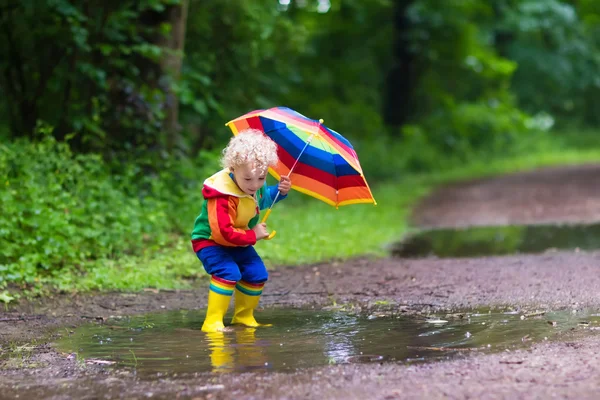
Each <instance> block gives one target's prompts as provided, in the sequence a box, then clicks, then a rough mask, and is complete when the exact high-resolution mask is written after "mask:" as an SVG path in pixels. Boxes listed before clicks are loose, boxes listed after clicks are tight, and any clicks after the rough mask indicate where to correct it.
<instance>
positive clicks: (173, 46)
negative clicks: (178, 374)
mask: <svg viewBox="0 0 600 400" xmlns="http://www.w3.org/2000/svg"><path fill="white" fill-rule="evenodd" d="M599 66H600V2H597V1H595V0H562V1H559V0H453V1H437V0H370V1H362V0H318V1H314V0H303V1H301V0H279V1H277V0H252V1H250V0H140V1H127V0H119V1H114V0H104V1H92V0H87V1H67V0H3V1H2V2H1V3H0V208H1V210H0V302H5V303H9V302H11V301H15V300H18V299H19V298H20V297H24V296H33V295H39V294H41V295H51V294H53V293H57V292H67V293H69V292H76V291H88V290H133V291H135V290H142V289H145V288H158V289H172V288H184V287H190V286H193V285H195V284H196V283H197V282H198V281H199V280H200V281H201V280H203V279H205V278H206V274H205V273H204V271H203V269H202V266H201V264H200V263H199V261H198V260H197V259H196V257H195V255H194V254H193V252H192V250H191V246H190V243H189V234H190V231H191V229H192V226H193V221H194V218H195V217H196V216H197V214H198V212H199V210H200V205H201V202H202V195H201V188H202V182H203V180H204V179H205V178H206V177H207V176H209V175H211V174H212V173H214V172H215V171H216V170H218V169H219V168H220V167H219V156H220V151H221V149H222V147H223V146H224V145H225V144H226V143H227V141H228V140H229V138H230V136H231V132H230V131H229V129H228V128H226V127H225V126H224V124H225V123H226V122H227V121H229V120H231V119H233V118H235V117H237V116H239V115H242V114H244V113H246V112H248V111H250V110H254V109H260V108H269V107H273V106H287V107H290V108H293V109H294V110H296V111H298V112H300V113H302V114H304V115H306V116H308V117H310V118H313V119H319V118H323V119H324V120H325V124H326V125H327V126H329V127H331V128H332V129H334V130H336V131H338V132H340V133H341V134H343V135H344V136H345V137H347V138H348V139H349V140H351V142H352V143H353V145H354V147H355V150H356V151H357V153H358V155H359V158H360V160H361V164H362V167H363V170H364V171H365V176H366V178H367V180H368V181H369V183H370V185H371V188H372V190H373V194H374V196H375V198H376V200H377V202H378V205H377V206H373V205H354V206H347V207H341V208H340V209H337V210H336V209H335V208H333V207H330V206H328V205H325V204H323V203H321V202H319V201H318V200H316V199H313V198H309V197H307V196H305V195H303V194H301V193H297V192H293V193H292V196H289V197H290V198H289V199H288V200H286V201H285V202H282V203H279V204H278V205H277V206H276V208H275V209H274V210H273V215H272V217H271V218H270V219H269V226H270V228H272V229H276V230H277V231H278V235H277V237H276V239H274V240H272V241H270V242H265V243H259V244H258V245H257V248H258V251H259V252H260V253H261V254H262V255H263V257H264V258H265V260H266V262H267V263H268V264H269V266H270V267H272V268H274V267H283V266H290V267H291V266H294V265H299V264H306V263H312V262H319V261H324V260H331V259H339V260H343V259H346V258H348V257H356V256H361V255H374V256H383V255H385V254H386V251H387V250H386V248H387V246H388V245H389V244H390V243H392V242H394V241H397V240H399V239H400V238H401V237H402V235H404V234H406V233H407V231H409V230H410V229H411V228H410V218H409V217H410V211H411V206H413V205H414V204H415V202H416V201H417V200H418V199H419V198H420V197H422V196H423V195H425V194H426V193H428V191H430V190H431V189H432V188H434V187H435V186H437V185H440V184H444V183H448V182H451V181H454V180H457V179H472V178H478V177H482V176H489V175H493V174H502V173H509V172H513V171H517V170H524V169H531V168H536V167H542V166H548V165H558V164H573V163H585V162H592V161H598V160H600V140H599V138H598V136H597V135H598V134H599V132H600V128H599V125H600V102H598V101H597V99H598V98H599V95H600V74H599V73H598V72H599V71H600V68H599ZM292 179H293V176H292Z"/></svg>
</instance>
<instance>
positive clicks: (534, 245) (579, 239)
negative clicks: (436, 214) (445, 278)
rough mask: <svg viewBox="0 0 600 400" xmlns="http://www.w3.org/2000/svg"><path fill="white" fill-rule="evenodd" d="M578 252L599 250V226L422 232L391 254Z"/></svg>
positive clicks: (487, 228)
mask: <svg viewBox="0 0 600 400" xmlns="http://www.w3.org/2000/svg"><path fill="white" fill-rule="evenodd" d="M578 249H579V250H595V249H600V224H593V225H530V226H493V227H475V228H468V229H439V230H430V231H423V232H420V233H417V234H415V235H412V236H409V237H407V238H406V239H404V240H403V241H402V242H400V243H398V244H396V245H394V246H393V248H392V254H393V255H395V256H398V257H426V256H431V255H435V256H438V257H477V256H491V255H504V254H516V253H542V252H546V251H553V250H578Z"/></svg>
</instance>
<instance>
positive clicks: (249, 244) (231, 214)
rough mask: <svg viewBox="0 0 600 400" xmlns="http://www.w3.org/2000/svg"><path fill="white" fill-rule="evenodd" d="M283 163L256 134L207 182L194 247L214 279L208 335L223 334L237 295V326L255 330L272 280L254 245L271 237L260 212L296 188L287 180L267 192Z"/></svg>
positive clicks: (241, 138) (237, 142)
mask: <svg viewBox="0 0 600 400" xmlns="http://www.w3.org/2000/svg"><path fill="white" fill-rule="evenodd" d="M277 162H278V158H277V145H276V144H275V143H274V142H273V141H272V140H271V139H269V138H268V137H267V136H266V135H264V134H263V133H262V132H261V131H259V130H256V129H247V130H244V131H241V132H240V133H239V134H238V135H237V136H235V137H233V138H232V139H231V140H230V142H229V144H228V145H227V147H226V148H225V149H224V150H223V158H222V164H223V167H224V169H223V170H221V171H219V172H217V173H216V174H214V175H213V176H211V177H210V178H208V179H206V180H205V181H204V187H203V189H202V194H203V196H204V202H203V204H202V210H201V212H200V215H199V216H198V217H197V218H196V221H195V223H194V230H193V232H192V246H193V248H194V252H195V253H196V255H197V256H198V258H199V259H200V261H201V262H202V264H203V266H204V269H205V270H206V272H207V273H208V274H210V275H211V276H212V277H211V281H210V287H209V292H208V308H207V311H206V319H205V320H204V324H203V325H202V330H203V331H204V332H217V331H221V330H223V329H224V324H223V317H224V315H225V313H226V312H227V308H228V307H229V302H230V299H231V296H232V295H233V293H234V291H235V305H234V315H233V319H232V321H231V322H232V324H242V325H246V326H250V327H256V326H259V325H260V324H259V323H257V322H256V319H255V318H254V309H255V308H256V307H257V306H258V302H259V299H260V295H261V294H262V290H263V287H264V285H265V282H266V281H267V278H268V273H267V269H266V267H265V264H264V263H263V261H262V259H261V258H260V256H259V255H258V254H257V253H256V250H254V247H253V245H254V244H256V242H257V241H258V240H261V239H265V238H267V237H268V236H269V232H268V231H267V227H266V224H264V223H259V222H258V220H259V213H260V210H263V209H266V208H269V207H270V206H271V205H272V203H273V199H274V198H275V197H276V195H277V192H278V191H279V192H280V196H279V197H278V200H277V201H279V200H281V199H283V198H285V197H286V195H287V193H288V192H289V190H290V188H291V181H290V179H289V178H288V177H286V176H282V177H281V180H280V182H279V184H278V185H275V186H267V185H266V177H267V171H268V168H269V167H272V166H275V165H276V164H277Z"/></svg>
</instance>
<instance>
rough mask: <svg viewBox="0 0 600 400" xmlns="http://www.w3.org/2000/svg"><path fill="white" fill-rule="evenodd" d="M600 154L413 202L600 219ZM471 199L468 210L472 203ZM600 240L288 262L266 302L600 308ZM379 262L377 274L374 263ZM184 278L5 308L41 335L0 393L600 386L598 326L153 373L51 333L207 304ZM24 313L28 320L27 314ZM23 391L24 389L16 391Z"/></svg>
mask: <svg viewBox="0 0 600 400" xmlns="http://www.w3.org/2000/svg"><path fill="white" fill-rule="evenodd" d="M599 177H600V166H584V167H569V168H563V169H551V170H542V171H535V172H529V173H524V174H516V175H511V176H508V177H502V178H497V179H490V180H480V181H475V182H467V183H460V184H456V185H450V186H448V187H445V188H440V189H439V190H438V191H436V192H434V193H432V195H431V196H429V197H428V198H427V199H425V200H424V202H423V203H422V204H421V205H420V206H419V207H418V208H417V209H416V210H415V214H414V216H413V220H414V221H415V223H416V224H420V225H423V226H460V225H466V224H478V225H485V224H492V223H500V224H503V223H511V222H521V223H522V222H526V223H535V222H544V223H547V222H580V221H586V222H591V221H598V220H600V178H599ZM465 210H468V211H465ZM599 268H600V252H548V253H545V254H542V255H537V256H533V255H520V256H509V257H484V258H475V259H434V258H431V259H421V260H407V259H392V258H390V259H369V258H361V259H355V260H350V261H348V262H345V263H343V264H341V263H335V262H334V263H325V264H319V265H309V266H303V267H299V268H279V269H277V271H275V272H273V273H272V274H271V280H270V282H269V284H268V287H267V288H266V289H265V296H264V302H263V304H264V305H265V306H266V307H270V306H274V307H280V306H286V307H287V306H303V307H306V306H315V307H326V306H331V305H332V304H333V303H334V302H335V303H336V304H338V305H339V304H346V305H353V306H355V307H360V308H363V309H370V308H373V307H377V305H376V302H377V301H379V300H385V301H386V302H390V303H391V304H393V307H394V308H395V309H396V310H398V309H400V310H403V311H405V312H406V313H412V312H423V311H428V310H436V309H453V308H457V307H465V306H466V307H474V306H487V305H512V306H521V307H529V308H532V309H533V308H542V309H554V310H557V309H571V310H577V309H582V308H585V307H592V308H600V296H599V295H598V293H600V274H598V269H599ZM374 272H376V274H374ZM205 297H206V287H205V285H202V287H200V288H199V289H197V290H193V291H183V292H160V293H152V292H145V293H141V294H135V295H133V294H103V295H96V296H75V297H60V296H59V297H57V298H54V299H49V300H46V301H45V302H44V303H43V304H36V303H29V304H21V305H19V306H17V307H16V308H14V309H12V310H10V311H9V312H3V313H0V321H1V320H3V319H12V320H10V321H5V322H0V345H1V346H2V348H3V349H4V348H6V346H7V345H8V344H10V343H11V342H14V341H19V342H20V343H35V344H36V347H34V349H33V350H32V351H31V355H30V358H29V361H28V362H27V363H24V364H23V365H10V366H7V365H4V366H3V367H2V368H0V399H12V398H39V399H41V398H52V399H63V398H64V399H68V398H82V399H96V398H150V397H151V398H211V399H215V398H217V399H220V398H222V399H229V398H307V399H308V398H349V399H355V398H356V399H365V398H372V399H396V398H398V399H400V398H452V399H454V398H456V399H464V398H493V399H504V398H506V399H508V398H510V399H514V398H539V397H544V398H547V397H553V398H596V397H597V396H596V393H597V391H598V390H599V389H600V380H598V379H597V377H598V376H599V374H600V332H598V336H594V335H592V336H590V337H587V338H585V339H581V338H579V337H577V336H575V335H574V336H573V337H572V338H566V339H567V342H563V343H539V344H535V345H533V346H532V347H531V348H529V349H527V350H520V351H512V352H505V353H500V354H492V355H482V354H479V355H478V354H473V355H469V356H466V357H463V358H460V359H455V360H451V361H446V362H439V363H435V364H424V365H399V364H382V365H379V364H365V365H362V364H357V365H339V366H329V367H323V368H315V369H311V370H306V371H298V372H296V373H293V374H286V373H272V374H264V373H244V374H230V375H213V374H198V375H197V376H194V377H181V378H177V379H172V378H169V379H162V380H157V381H153V382H148V381H143V380H140V379H138V378H136V377H134V376H132V375H131V374H129V373H123V372H112V371H111V370H108V369H106V368H105V367H102V366H97V365H90V366H85V365H82V364H79V363H77V362H76V361H75V360H73V359H69V358H68V357H67V355H63V354H59V353H57V352H56V351H54V350H53V349H52V348H50V347H49V346H48V345H47V344H45V343H46V342H48V341H49V340H50V341H51V340H52V337H51V336H48V335H49V334H50V333H51V332H52V331H53V329H54V328H57V327H61V326H66V327H67V328H68V327H69V326H76V325H77V324H80V323H82V321H89V320H101V318H105V317H108V316H111V315H129V314H137V313H143V312H150V311H161V310H175V309H182V308H183V309H197V308H203V307H204V306H205V304H206V300H205ZM19 318H23V320H18V319H19ZM17 396H18V397H17Z"/></svg>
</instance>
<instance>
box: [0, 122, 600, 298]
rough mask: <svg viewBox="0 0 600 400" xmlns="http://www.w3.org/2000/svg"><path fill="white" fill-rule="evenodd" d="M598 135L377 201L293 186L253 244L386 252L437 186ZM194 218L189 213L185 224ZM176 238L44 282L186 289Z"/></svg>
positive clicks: (282, 252)
mask: <svg viewBox="0 0 600 400" xmlns="http://www.w3.org/2000/svg"><path fill="white" fill-rule="evenodd" d="M595 134H596V133H590V134H589V135H585V136H584V137H583V138H582V136H580V135H574V136H573V137H574V138H577V139H578V140H573V141H571V139H570V138H569V135H564V136H560V138H559V139H560V140H548V141H540V142H539V143H536V146H535V149H534V150H532V151H530V153H529V154H524V155H520V156H512V157H503V156H502V155H498V157H495V158H493V159H483V158H482V159H480V160H475V161H472V162H470V163H468V164H467V165H457V164H454V166H453V167H448V168H446V169H445V170H444V171H443V172H436V173H424V174H420V175H418V174H412V175H406V174H405V175H400V174H398V178H397V179H393V180H390V181H388V182H387V183H383V184H379V185H374V186H372V190H373V194H374V196H375V198H376V200H377V202H378V205H377V206H374V205H366V204H358V205H351V206H345V207H340V208H339V209H335V208H334V207H331V206H328V205H326V204H324V203H322V202H320V201H318V200H316V199H312V198H310V197H308V196H306V195H304V194H301V193H297V192H292V193H291V196H290V198H289V199H287V200H286V201H284V202H282V203H279V204H277V205H276V206H275V208H274V209H273V213H272V215H271V217H270V219H269V221H268V225H269V228H270V229H275V230H277V236H276V237H275V238H274V239H273V240H271V241H262V242H259V243H258V244H257V246H256V248H257V251H258V252H259V253H260V254H261V255H262V256H263V258H264V259H265V262H266V263H267V264H268V265H269V267H271V268H277V267H281V266H294V265H299V264H305V263H314V262H321V261H326V260H332V259H338V260H339V259H346V258H349V257H355V256H361V255H372V256H384V255H385V254H386V246H387V245H388V244H391V243H393V242H395V241H398V240H400V239H401V238H402V236H403V235H404V234H406V232H407V231H408V230H410V229H411V227H410V226H409V222H408V217H409V215H410V212H411V209H412V207H413V206H414V204H415V203H416V202H417V201H418V200H419V199H420V198H421V197H422V196H424V195H426V194H427V193H428V192H429V191H430V190H432V189H433V188H435V187H436V186H437V185H440V184H444V183H448V182H452V181H457V180H462V179H472V178H480V177H487V176H493V175H500V174H506V173H511V172H516V171H523V170H530V169H534V168H538V167H545V166H555V165H566V164H583V163H588V162H600V145H598V144H597V143H596V142H597V140H596V139H595ZM554 139H556V138H554ZM389 168H394V166H389ZM365 169H366V168H365ZM366 170H367V177H368V169H366ZM398 171H401V169H398ZM194 217H195V215H194V216H190V227H191V223H192V221H193V218H194ZM173 243H174V244H173V245H172V246H169V247H166V248H164V249H163V250H162V251H159V252H156V251H153V250H148V251H147V252H145V253H144V255H143V256H141V257H140V256H137V257H125V258H119V259H117V260H114V259H104V260H95V261H92V262H89V263H87V264H85V265H83V266H82V267H81V268H80V271H86V273H85V274H82V273H77V272H73V271H69V270H66V271H65V270H63V271H61V272H60V273H59V274H57V275H56V276H53V277H47V278H45V279H44V280H43V281H42V282H41V283H42V284H43V285H42V286H44V287H51V288H59V289H61V290H65V291H73V290H81V291H85V290H123V291H138V290H141V289H143V288H164V289H173V288H186V287H190V286H191V285H192V284H193V282H194V281H195V280H196V279H205V278H206V277H207V275H206V274H205V272H204V270H203V268H202V266H201V264H200V262H199V261H198V260H197V258H196V256H195V254H194V253H193V252H192V251H191V246H190V244H189V241H188V237H187V236H184V237H177V238H176V239H175V240H174V241H173ZM7 299H8V297H5V298H4V299H0V300H3V301H5V302H6V300H7Z"/></svg>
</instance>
